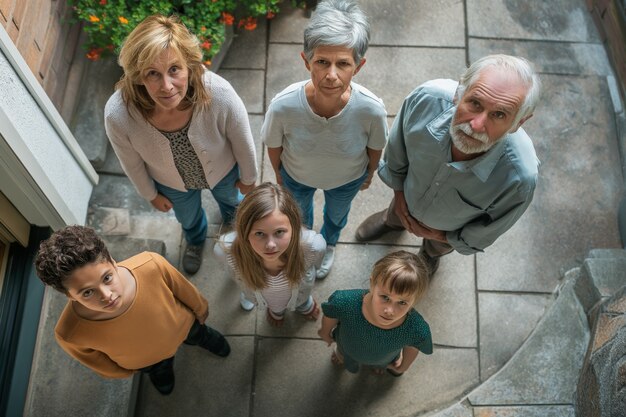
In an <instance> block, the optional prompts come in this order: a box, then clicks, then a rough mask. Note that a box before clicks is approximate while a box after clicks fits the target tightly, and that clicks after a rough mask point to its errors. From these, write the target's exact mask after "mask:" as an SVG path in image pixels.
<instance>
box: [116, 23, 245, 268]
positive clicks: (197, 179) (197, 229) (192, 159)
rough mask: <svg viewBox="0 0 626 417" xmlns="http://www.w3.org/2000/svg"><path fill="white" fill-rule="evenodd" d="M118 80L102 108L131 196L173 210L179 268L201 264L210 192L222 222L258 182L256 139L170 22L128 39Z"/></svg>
mask: <svg viewBox="0 0 626 417" xmlns="http://www.w3.org/2000/svg"><path fill="white" fill-rule="evenodd" d="M119 64H120V65H121V66H122V68H123V69H124V74H123V76H122V78H121V79H120V81H119V82H118V83H117V85H116V92H115V93H114V94H113V95H112V96H111V98H110V99H109V101H108V102H107V105H106V108H105V127H106V132H107V135H108V137H109V140H110V141H111V145H112V146H113V150H114V151H115V153H116V154H117V156H118V158H119V160H120V162H121V164H122V168H123V169H124V172H125V173H126V175H127V176H128V177H129V178H130V180H131V181H132V182H133V184H134V185H135V188H136V189H137V192H139V194H140V195H141V196H142V197H143V198H145V199H146V200H148V201H150V203H151V204H152V205H153V206H154V208H156V209H157V210H159V211H163V212H167V211H169V210H170V209H174V214H175V215H176V218H177V219H178V221H179V222H180V224H181V226H182V228H183V232H184V236H185V240H186V242H187V246H186V249H185V252H184V255H183V268H184V270H185V271H186V272H187V273H190V274H193V273H195V272H196V271H197V270H198V269H199V267H200V264H201V262H202V247H203V246H204V241H205V238H206V234H207V218H206V214H205V212H204V210H203V209H202V201H201V190H203V189H209V190H210V191H211V194H212V195H213V197H214V198H215V200H216V202H217V204H218V206H219V209H220V212H221V215H222V219H223V221H224V222H225V223H231V222H232V220H233V218H234V213H235V208H236V207H237V205H238V204H239V202H240V201H241V199H242V198H243V197H242V195H241V194H242V193H243V194H245V193H247V192H248V191H249V190H251V189H252V188H253V187H254V183H255V181H256V177H257V167H256V155H255V147H254V140H253V138H252V134H251V131H250V124H249V121H248V114H247V112H246V109H245V107H244V105H243V102H242V101H241V99H240V98H239V96H238V95H237V93H236V92H235V90H234V89H233V88H232V86H231V85H230V84H229V83H228V82H227V81H226V80H224V79H223V78H221V77H220V76H218V75H217V74H215V73H212V72H210V71H208V70H207V69H206V68H205V67H204V65H203V64H202V52H201V49H200V46H199V42H198V39H197V38H196V37H195V36H194V35H193V34H192V33H190V32H189V30H188V29H187V28H186V27H185V26H184V25H183V24H182V23H181V22H180V20H179V19H178V18H177V17H175V16H171V17H166V16H161V15H154V16H150V17H148V18H146V19H145V20H144V21H143V22H141V23H140V24H139V25H137V27H136V28H135V29H134V30H133V31H132V32H131V33H130V35H129V36H128V38H127V39H126V40H125V41H124V44H123V45H122V48H121V51H120V55H119Z"/></svg>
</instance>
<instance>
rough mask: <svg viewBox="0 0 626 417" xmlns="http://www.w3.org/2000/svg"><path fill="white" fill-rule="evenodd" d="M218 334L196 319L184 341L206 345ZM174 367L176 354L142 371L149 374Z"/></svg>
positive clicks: (187, 343)
mask: <svg viewBox="0 0 626 417" xmlns="http://www.w3.org/2000/svg"><path fill="white" fill-rule="evenodd" d="M218 335H219V333H217V332H216V331H215V330H213V329H212V328H210V327H208V326H207V325H206V324H200V322H199V321H198V320H194V321H193V324H192V325H191V329H189V333H187V338H186V339H185V340H184V341H183V343H184V344H186V345H200V346H202V347H204V346H207V345H210V344H211V343H212V342H213V341H214V340H215V338H216V337H217V336H218ZM173 367H174V356H172V357H169V358H167V359H163V360H162V361H160V362H157V363H155V364H154V365H150V366H146V367H145V368H141V371H142V372H145V373H147V374H149V373H151V372H161V371H164V370H166V369H168V368H173Z"/></svg>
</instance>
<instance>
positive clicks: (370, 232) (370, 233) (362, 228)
mask: <svg viewBox="0 0 626 417" xmlns="http://www.w3.org/2000/svg"><path fill="white" fill-rule="evenodd" d="M385 211H387V209H385V210H383V211H379V212H378V213H374V214H372V215H371V216H369V217H368V218H367V219H365V220H364V221H363V223H361V224H360V225H359V227H358V229H356V233H355V234H354V237H355V238H356V240H358V241H359V242H366V241H368V240H374V239H378V238H379V237H381V236H382V235H384V234H385V233H387V232H391V231H393V230H403V229H402V228H401V227H400V228H397V227H391V226H388V225H387V224H385V222H384V220H383V219H384V217H385Z"/></svg>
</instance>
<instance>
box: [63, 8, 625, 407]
mask: <svg viewBox="0 0 626 417" xmlns="http://www.w3.org/2000/svg"><path fill="white" fill-rule="evenodd" d="M286 3H288V2H286ZM359 4H361V6H362V7H363V9H364V10H365V11H366V12H367V13H368V15H369V16H370V21H371V25H372V40H371V44H370V49H369V50H368V53H367V54H366V58H367V63H366V65H365V66H364V67H363V69H362V71H361V72H360V73H359V74H358V75H357V76H356V77H355V81H356V82H357V83H360V84H362V85H364V86H366V87H367V88H369V89H370V90H371V91H373V92H374V93H375V94H377V95H378V96H380V97H381V98H382V99H383V100H384V102H385V104H386V107H387V111H388V114H389V119H388V121H389V124H390V125H391V123H392V121H393V118H394V116H395V115H396V113H397V111H398V110H399V108H400V105H401V103H402V100H403V99H404V97H405V96H406V95H408V94H409V93H410V92H411V90H412V89H413V88H415V87H416V86H417V85H419V84H420V83H422V82H424V81H426V80H429V79H433V78H453V79H458V76H459V74H460V73H461V72H462V71H463V69H464V68H465V67H466V65H467V64H468V63H469V62H471V61H473V60H475V59H477V58H479V57H481V56H483V55H486V54H489V53H509V54H519V55H522V56H526V57H528V58H529V59H530V60H531V61H533V62H534V63H535V66H536V68H537V70H538V71H539V72H540V76H541V79H542V81H543V86H544V88H543V90H544V92H543V95H542V100H541V102H540V105H539V106H538V108H537V110H536V112H535V116H534V117H533V118H532V119H530V120H529V121H528V122H527V123H526V124H525V126H524V127H525V129H526V131H527V132H528V133H529V135H530V137H531V138H532V139H533V141H534V144H535V147H536V150H537V154H538V157H539V159H540V160H541V162H542V164H541V167H540V180H539V184H538V188H537V190H536V193H535V198H534V201H533V203H532V205H531V206H530V208H529V210H528V211H527V213H526V214H525V215H524V216H523V217H522V218H521V220H520V221H519V222H518V223H517V224H516V225H515V226H514V227H513V228H512V229H511V230H510V231H508V232H507V233H506V234H505V235H504V236H502V237H501V238H500V239H499V240H498V241H497V242H496V243H495V244H494V245H493V246H491V247H490V248H488V249H487V250H486V251H485V253H482V254H478V255H475V256H463V255H459V254H456V253H455V254H451V255H449V256H446V257H445V258H444V259H443V260H442V263H441V268H440V269H439V272H438V273H437V276H436V278H435V280H434V281H433V284H432V286H431V288H430V289H429V292H428V293H427V294H426V296H425V297H424V299H422V300H421V301H420V302H419V303H418V305H417V309H418V311H420V312H421V313H422V315H423V316H424V317H425V318H426V320H427V321H428V322H429V324H430V326H431V329H432V333H433V340H434V343H435V352H434V354H433V355H430V356H427V355H420V356H419V357H418V359H417V360H416V362H415V364H414V365H413V367H412V368H411V369H410V370H409V371H408V372H407V373H406V374H405V376H403V377H402V378H399V379H398V378H391V377H389V376H382V377H381V376H374V375H371V374H369V373H368V372H362V373H360V374H358V375H352V374H349V373H347V372H345V371H340V370H338V369H336V368H335V367H333V365H332V364H331V362H330V352H331V350H330V348H328V347H326V346H325V344H324V343H323V342H321V341H320V339H319V338H318V336H317V333H316V331H317V328H318V325H319V322H318V323H315V324H314V323H310V322H306V321H305V320H303V319H302V318H301V317H298V316H297V315H294V314H288V316H287V322H286V323H285V326H284V327H283V328H281V329H276V328H272V327H270V326H269V325H268V324H267V323H266V321H265V317H264V314H265V313H264V312H263V311H258V309H255V310H254V311H252V312H244V311H243V310H241V309H240V307H239V303H238V289H237V287H236V285H235V284H234V283H233V282H232V281H231V280H230V279H229V278H228V276H227V273H226V270H225V268H224V266H223V265H221V264H219V263H218V261H217V260H216V259H214V258H213V257H212V248H213V244H214V242H215V240H214V238H215V237H216V236H217V235H218V234H219V233H220V231H222V229H221V228H222V226H221V223H220V221H221V219H220V216H219V214H218V210H217V206H216V204H215V203H214V202H213V200H212V199H211V197H210V195H209V194H208V193H206V194H205V196H204V203H205V207H206V210H207V214H208V216H209V221H210V223H211V226H210V229H209V236H210V238H211V239H210V240H208V243H207V245H206V246H205V249H204V263H203V265H202V268H201V270H200V271H199V272H198V273H197V274H195V275H194V276H191V277H189V279H190V280H191V281H192V282H193V283H194V284H195V285H197V286H198V288H199V289H200V290H201V291H202V293H203V294H204V295H205V296H206V297H207V298H208V300H209V306H210V312H211V313H210V316H209V320H208V322H209V323H210V324H211V325H212V326H214V327H216V328H217V329H219V330H221V331H222V332H224V333H225V334H226V335H227V336H228V339H229V341H230V343H231V345H232V347H233V349H232V354H231V356H230V357H229V358H227V359H220V358H216V357H213V356H210V355H209V354H206V352H203V351H201V350H198V349H195V348H193V347H187V346H183V347H181V349H180V350H179V353H178V354H177V356H176V375H177V382H176V389H175V390H174V392H173V394H172V395H171V396H168V397H162V396H160V395H159V394H158V393H157V392H156V390H155V389H154V388H153V387H152V386H151V384H150V383H149V381H147V379H145V380H144V381H143V382H142V384H141V385H140V388H139V394H138V398H137V408H136V415H137V416H151V417H152V416H187V415H203V416H229V417H230V416H232V417H238V416H242V417H243V416H246V417H248V416H249V417H266V416H270V415H271V416H274V417H283V416H284V417H288V416H289V417H290V416H303V417H306V416H344V417H348V416H352V415H354V416H356V415H367V416H381V417H382V416H384V417H389V416H413V415H418V414H421V413H425V412H428V411H430V410H435V409H443V408H446V407H447V406H448V405H450V404H453V403H454V402H455V401H457V400H458V399H460V398H463V397H464V396H465V395H466V394H467V393H469V392H470V391H472V390H474V389H475V388H476V387H478V386H479V385H480V384H481V383H482V382H484V381H487V380H488V379H489V377H491V376H492V375H494V374H495V373H496V372H497V371H498V370H499V369H501V368H502V367H503V365H505V364H506V363H507V361H509V359H510V358H511V357H512V356H513V355H514V354H515V353H516V351H518V349H519V348H520V346H522V344H523V343H524V341H525V340H526V339H527V338H528V336H529V334H530V333H531V332H532V331H533V329H534V328H535V326H536V325H537V323H538V322H539V321H540V320H541V319H542V317H543V316H544V313H546V312H547V311H549V309H550V307H551V306H552V304H553V303H554V295H553V291H554V290H555V289H556V288H557V286H558V285H559V283H560V279H561V277H562V276H563V273H564V272H565V271H567V270H569V269H570V268H572V267H574V266H577V265H580V263H581V262H582V260H583V258H584V256H585V255H586V254H587V252H588V251H589V249H592V248H617V247H620V246H621V243H620V238H619V235H618V232H617V207H618V203H619V198H620V197H621V193H622V189H623V178H622V174H621V168H620V161H619V153H618V141H617V138H616V132H615V122H614V111H613V105H612V101H611V96H610V93H609V89H608V87H607V76H610V75H611V70H610V66H609V64H608V61H607V57H606V54H605V52H604V49H603V47H602V44H601V41H600V39H599V37H598V34H597V32H596V29H595V27H594V25H593V22H592V20H591V18H590V15H589V14H588V12H587V10H586V7H585V3H584V1H583V0H555V1H551V2H544V1H542V0H528V1H525V2H517V1H512V0H465V1H458V0H393V1H381V0H360V1H359ZM306 23H307V17H306V15H305V13H304V12H303V11H301V10H292V9H290V8H289V7H288V6H287V5H285V9H284V10H283V11H282V12H281V13H280V14H278V16H277V17H276V18H275V19H274V20H271V21H269V22H260V23H259V27H258V28H257V29H256V30H255V31H254V32H243V33H240V34H239V35H238V36H237V37H236V38H235V40H234V42H233V44H232V46H231V48H230V50H229V52H228V54H227V55H226V58H225V60H224V61H223V63H222V66H221V68H220V70H219V71H218V73H219V74H220V75H222V76H223V77H225V78H226V79H228V80H229V81H230V82H231V83H232V84H233V86H234V88H235V90H236V91H237V92H238V93H239V94H240V96H241V97H242V99H243V101H244V103H245V105H246V107H247V109H248V112H249V114H250V121H251V125H252V129H253V134H254V136H255V140H256V141H257V152H258V160H259V164H260V165H259V166H260V169H261V180H262V181H273V180H274V175H273V172H272V169H271V166H270V164H269V161H268V159H267V156H266V152H265V150H264V147H263V146H262V144H261V143H260V140H259V136H260V135H259V132H260V129H261V124H262V122H263V116H264V112H265V109H266V108H267V104H268V103H269V101H270V100H271V99H272V97H273V96H274V94H276V93H277V92H278V91H280V90H281V89H282V88H283V87H285V86H287V85H288V84H290V83H291V82H295V81H299V80H303V79H306V78H308V73H307V71H306V69H305V67H304V64H303V62H302V59H301V58H300V51H301V42H302V30H303V28H304V26H305V25H306ZM111 91H112V86H111ZM103 94H104V93H103ZM108 94H110V93H108ZM92 128H94V129H98V127H93V126H92ZM101 164H102V165H101V167H100V169H99V172H100V175H101V177H100V184H99V185H98V187H97V188H96V190H95V191H94V194H93V196H92V202H91V208H92V210H91V213H90V222H91V224H93V225H94V226H95V227H99V228H100V230H101V231H102V232H105V230H103V227H105V226H106V227H109V228H110V229H109V230H113V229H115V227H117V226H118V224H119V227H127V230H126V232H124V233H126V234H127V235H128V236H134V237H141V238H152V239H159V240H162V241H164V242H165V246H166V257H167V258H168V259H169V260H170V261H171V262H172V263H174V264H175V265H178V266H180V265H179V263H180V249H181V247H180V246H181V231H180V226H179V225H178V224H177V222H176V220H175V219H174V217H173V214H172V213H167V214H163V213H157V212H156V211H154V210H152V209H151V208H150V205H149V203H147V202H145V201H143V200H142V199H141V197H139V196H138V195H137V194H136V192H135V191H134V189H133V187H132V185H131V184H130V182H129V181H128V180H127V179H126V178H125V177H124V176H123V175H120V174H122V171H121V169H120V168H119V163H118V162H117V161H115V158H114V155H113V153H112V152H111V151H110V149H109V151H108V153H107V155H106V159H105V160H104V162H102V161H101ZM391 196H392V192H391V190H390V189H389V188H388V187H386V186H385V185H384V184H383V183H382V182H381V181H380V180H379V179H378V178H376V179H375V181H374V182H373V185H372V186H371V188H370V189H369V190H367V191H365V192H361V193H359V195H358V196H357V197H356V199H355V201H354V203H353V208H352V211H351V215H350V220H349V223H348V226H347V227H346V228H345V230H344V232H343V233H342V236H341V239H340V242H339V244H338V245H337V255H336V264H335V266H334V267H333V269H332V271H331V273H330V274H329V276H328V278H326V279H325V280H323V281H318V282H317V283H316V285H315V288H314V292H313V294H314V296H315V297H316V298H317V299H318V300H319V301H323V300H325V299H326V298H327V297H328V296H329V295H330V294H331V293H332V292H333V291H334V290H336V289H340V288H356V287H366V285H367V279H368V276H369V275H368V274H369V271H370V270H371V266H372V265H373V263H374V262H375V260H377V259H378V258H380V257H381V256H383V255H384V254H386V253H388V252H391V251H393V250H396V249H400V248H403V249H407V250H411V251H417V250H418V249H419V246H420V244H421V239H418V238H416V237H414V236H410V235H409V234H407V233H399V232H394V233H390V234H389V235H387V236H384V237H383V238H381V239H380V240H378V241H374V242H371V243H369V244H361V243H358V242H356V241H355V239H354V232H355V230H356V227H357V226H358V225H359V224H360V222H361V221H362V220H364V219H365V218H366V217H367V216H368V215H369V214H371V213H373V212H376V211H378V210H381V209H383V208H385V207H386V206H387V205H388V202H389V200H390V198H391ZM321 197H322V196H321V193H318V194H317V195H316V217H315V224H314V228H316V229H317V230H319V227H320V226H321V208H322V203H323V201H322V198H321ZM115 208H121V209H125V210H126V213H125V214H122V215H120V214H119V213H118V212H116V211H115V210H111V209H115ZM107 216H109V217H110V216H113V217H114V218H115V219H118V218H119V219H120V220H119V221H118V220H111V219H109V220H107V221H106V222H105V221H103V220H102V219H107V218H108V217H107ZM125 216H127V217H125ZM124 222H128V225H127V226H125V223H124ZM113 234H115V233H113ZM129 255H130V254H129ZM51 349H54V347H51ZM474 392H475V394H474V396H475V398H476V396H479V395H480V394H479V393H476V392H477V391H474ZM563 398H564V397H560V398H559V403H558V404H556V405H550V403H549V402H548V403H545V404H543V405H542V406H537V408H536V410H534V409H531V408H528V409H526V410H525V411H524V413H526V414H523V415H528V416H531V415H532V416H534V415H554V416H562V415H563V416H564V415H573V414H571V413H572V407H571V404H573V398H572V399H571V400H567V399H565V400H564V399H563ZM494 404H496V405H493V404H489V403H487V404H485V406H484V407H479V408H477V409H475V410H474V412H477V413H480V415H485V416H487V415H489V416H491V415H494V416H495V415H522V414H516V411H515V410H514V407H513V406H510V404H512V403H510V402H506V401H504V402H501V403H494ZM497 404H500V405H501V406H497ZM507 404H509V405H507ZM513 404H514V403H513ZM492 405H493V407H492ZM455 407H456V408H455V410H456V411H455V410H452V411H450V414H447V415H472V414H471V411H468V410H469V408H467V407H466V406H465V405H463V404H458V405H457V406H455ZM511 407H513V409H512V408H511ZM481 410H482V411H481ZM511 410H513V411H511ZM457 412H458V413H457ZM468 412H469V414H467V413H468ZM499 413H503V414H499Z"/></svg>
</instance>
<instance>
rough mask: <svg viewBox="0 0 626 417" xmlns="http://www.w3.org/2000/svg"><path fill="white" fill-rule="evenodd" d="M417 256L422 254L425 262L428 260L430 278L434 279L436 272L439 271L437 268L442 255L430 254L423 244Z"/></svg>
mask: <svg viewBox="0 0 626 417" xmlns="http://www.w3.org/2000/svg"><path fill="white" fill-rule="evenodd" d="M417 256H421V257H422V259H423V260H424V262H426V265H427V266H428V270H429V278H430V279H432V278H433V275H435V272H437V269H439V260H440V258H441V256H430V255H429V254H427V253H426V251H425V250H424V247H423V246H422V247H421V248H420V250H419V252H418V254H417Z"/></svg>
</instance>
